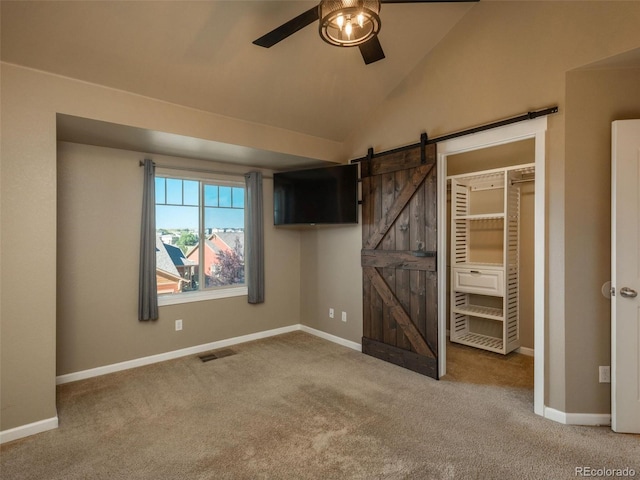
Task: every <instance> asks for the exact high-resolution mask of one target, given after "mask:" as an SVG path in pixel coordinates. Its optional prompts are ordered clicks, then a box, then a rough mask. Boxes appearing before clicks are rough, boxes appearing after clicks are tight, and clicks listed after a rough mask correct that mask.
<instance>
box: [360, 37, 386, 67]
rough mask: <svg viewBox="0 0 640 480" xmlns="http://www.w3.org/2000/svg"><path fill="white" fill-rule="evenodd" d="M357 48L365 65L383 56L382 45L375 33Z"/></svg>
mask: <svg viewBox="0 0 640 480" xmlns="http://www.w3.org/2000/svg"><path fill="white" fill-rule="evenodd" d="M358 48H359V49H360V53H361V54H362V59H363V60H364V63H365V65H369V64H370V63H373V62H377V61H378V60H382V59H383V58H384V52H383V51H382V45H380V40H378V36H377V35H376V36H374V37H372V38H371V40H367V41H366V42H365V43H363V44H362V45H359V46H358Z"/></svg>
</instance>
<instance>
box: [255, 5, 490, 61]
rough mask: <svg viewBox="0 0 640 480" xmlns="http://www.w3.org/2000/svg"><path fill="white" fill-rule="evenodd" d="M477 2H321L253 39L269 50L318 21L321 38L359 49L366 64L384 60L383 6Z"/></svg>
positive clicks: (331, 42) (328, 41) (338, 45)
mask: <svg viewBox="0 0 640 480" xmlns="http://www.w3.org/2000/svg"><path fill="white" fill-rule="evenodd" d="M478 1H479V0H321V1H320V3H319V4H318V5H317V6H315V7H313V8H310V9H309V10H307V11H306V12H304V13H301V14H300V15H298V16H297V17H295V18H292V19H291V20H289V21H288V22H286V23H283V24H282V25H280V26H279V27H277V28H276V29H274V30H272V31H270V32H269V33H267V34H265V35H263V36H262V37H260V38H258V39H257V40H254V41H253V43H254V44H255V45H259V46H261V47H265V48H270V47H272V46H274V45H275V44H276V43H278V42H281V41H282V40H284V39H285V38H287V37H288V36H290V35H293V34H294V33H296V32H297V31H298V30H302V29H303V28H304V27H306V26H307V25H310V24H312V23H313V22H315V21H316V20H319V31H320V37H321V38H322V39H323V40H324V41H325V42H327V43H329V44H330V45H335V46H337V47H358V48H359V49H360V53H361V54H362V58H363V60H364V63H365V64H366V65H368V64H370V63H373V62H377V61H378V60H382V59H383V58H384V52H383V51H382V46H381V45H380V40H378V32H380V27H381V22H380V6H381V4H382V3H443V2H478Z"/></svg>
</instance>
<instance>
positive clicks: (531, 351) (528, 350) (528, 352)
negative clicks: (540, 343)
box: [516, 347, 536, 357]
mask: <svg viewBox="0 0 640 480" xmlns="http://www.w3.org/2000/svg"><path fill="white" fill-rule="evenodd" d="M516 352H518V353H521V354H522V355H527V356H528V357H533V356H534V354H535V352H536V351H535V350H534V349H533V348H529V347H519V348H516Z"/></svg>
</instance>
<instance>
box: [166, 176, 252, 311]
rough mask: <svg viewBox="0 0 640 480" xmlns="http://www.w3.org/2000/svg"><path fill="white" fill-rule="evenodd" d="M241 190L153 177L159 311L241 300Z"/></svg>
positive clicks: (243, 290)
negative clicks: (232, 298)
mask: <svg viewBox="0 0 640 480" xmlns="http://www.w3.org/2000/svg"><path fill="white" fill-rule="evenodd" d="M244 190H245V189H244V184H242V183H233V182H226V181H218V180H193V179H188V178H176V177H169V176H161V175H156V278H157V283H158V302H159V304H161V305H167V304H171V303H182V302H185V301H193V300H204V299H209V298H219V297H226V296H233V295H245V294H246V293H247V289H246V287H245V281H244V277H245V265H244V221H245V219H244Z"/></svg>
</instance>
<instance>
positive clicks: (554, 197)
mask: <svg viewBox="0 0 640 480" xmlns="http://www.w3.org/2000/svg"><path fill="white" fill-rule="evenodd" d="M639 19H640V2H607V1H603V2H480V3H478V4H477V5H476V6H474V8H473V9H472V10H470V12H469V13H468V14H467V15H466V16H465V17H463V19H462V20H461V21H460V22H459V23H458V24H457V25H456V27H455V28H454V29H453V30H452V31H451V32H450V34H449V35H447V36H446V37H445V38H444V39H443V41H442V42H441V43H440V44H439V45H438V46H437V47H436V48H435V49H434V50H433V51H432V52H431V53H430V54H429V55H428V56H427V57H425V59H424V60H423V61H422V62H421V63H420V64H419V65H418V67H417V68H416V69H415V70H414V72H412V74H411V75H410V76H409V77H408V78H407V79H406V80H405V81H403V82H402V83H401V84H400V85H399V86H398V87H397V88H396V90H395V91H394V92H393V93H392V94H391V95H390V96H389V97H388V98H387V99H386V100H385V101H384V102H383V103H381V105H380V106H379V108H378V109H377V110H376V111H375V112H374V113H373V114H372V115H371V117H370V121H368V122H365V123H363V124H361V125H359V127H358V129H357V130H356V131H355V132H354V133H353V134H352V135H351V137H350V138H349V140H348V141H347V144H346V146H347V152H348V156H349V157H350V158H358V157H362V156H364V155H365V154H366V151H367V148H368V147H373V148H374V149H375V150H376V151H383V150H386V149H390V148H394V147H398V146H401V145H406V144H411V143H415V142H417V141H418V138H419V135H420V132H421V131H426V132H427V133H428V134H429V136H430V137H431V138H435V137H437V136H439V135H442V134H446V133H450V132H453V131H457V130H462V129H464V128H468V127H472V126H475V125H479V124H482V123H486V122H490V121H494V120H498V119H501V118H506V117H509V116H512V115H516V114H519V113H522V112H526V111H530V110H535V109H538V108H544V107H547V106H552V105H558V106H559V107H560V113H559V114H556V115H553V116H551V117H549V130H548V133H547V158H546V187H547V193H546V202H547V213H548V217H547V232H548V236H547V248H548V258H547V259H546V263H547V279H546V283H547V291H546V296H547V311H546V312H545V317H546V322H547V324H546V332H547V336H546V346H547V350H546V355H547V356H546V368H547V372H546V385H545V396H546V398H545V404H546V405H547V406H550V407H552V408H555V409H558V410H560V411H568V412H572V411H573V412H578V411H579V412H581V413H599V412H603V411H607V408H608V404H607V403H606V399H604V398H603V397H602V396H601V395H599V394H598V395H595V396H594V395H591V396H585V395H583V393H584V392H585V390H584V388H580V389H576V388H574V387H575V386H576V385H575V383H576V382H574V380H573V379H572V378H569V377H570V376H571V377H573V376H575V375H576V374H577V371H578V370H579V371H580V375H579V377H580V379H581V381H586V382H588V383H589V387H588V389H587V390H588V391H589V392H593V391H594V390H596V389H599V388H601V387H600V386H599V385H598V383H597V382H598V376H597V369H596V370H594V369H593V365H595V364H596V363H597V362H598V361H603V360H602V359H601V358H598V359H597V360H596V358H595V356H596V355H597V356H598V357H600V356H601V355H603V354H604V351H603V348H604V349H605V350H606V348H607V347H606V344H607V342H608V339H607V338H606V337H604V336H603V337H601V338H598V339H595V338H594V337H593V336H592V335H591V336H590V342H589V344H587V345H585V344H581V343H580V342H574V339H580V338H581V337H582V336H583V332H585V331H589V330H594V329H596V330H597V329H598V328H599V326H600V325H602V324H603V322H604V324H605V325H606V318H604V319H603V318H602V316H600V315H599V314H598V313H597V312H598V311H601V307H600V306H598V305H595V303H600V299H598V298H597V296H598V295H599V286H598V291H597V292H594V291H592V290H591V289H592V288H593V285H591V286H590V290H589V291H588V294H587V295H584V296H583V297H582V302H583V303H582V304H581V306H580V308H579V309H578V308H576V307H577V306H576V305H575V303H576V302H574V301H573V300H567V302H568V303H567V305H565V287H566V288H567V289H569V291H571V289H572V288H574V287H573V286H574V284H573V282H574V281H575V277H576V274H575V272H573V271H571V270H570V267H572V266H573V264H572V261H573V256H572V255H569V258H568V259H567V261H568V262H569V264H568V265H565V255H566V254H567V252H568V251H569V250H571V249H573V248H575V245H576V242H577V240H578V239H577V238H575V235H576V234H577V232H576V231H575V230H574V229H573V228H569V229H567V230H566V231H565V220H567V219H574V220H572V221H575V222H578V223H579V224H580V225H584V224H586V223H589V222H590V219H589V218H588V217H587V216H585V215H583V214H582V212H583V209H582V207H580V206H579V205H577V204H576V203H575V202H572V201H571V199H570V198H569V195H568V192H567V191H565V179H566V182H567V183H570V184H571V185H573V182H574V181H575V178H573V177H571V176H569V171H567V176H566V177H565V148H566V153H567V154H568V155H572V154H573V152H572V151H571V150H572V148H573V144H572V143H568V144H567V145H565V141H564V134H565V116H566V115H568V114H569V111H568V105H567V103H566V101H565V87H566V84H565V77H566V73H567V72H568V71H570V70H573V69H575V68H577V67H580V66H583V65H586V64H589V63H592V62H595V61H597V60H601V59H604V58H607V57H610V56H613V55H616V54H619V53H622V52H625V51H628V50H631V49H635V48H640V29H638V20H639ZM605 95H606V93H605ZM615 95H619V93H616V94H615ZM592 141H594V142H598V143H599V145H600V146H601V148H605V149H606V148H608V147H607V146H608V142H609V136H608V135H607V134H604V133H600V134H598V135H597V136H596V137H594V138H593V139H592ZM607 158H608V157H607ZM594 181H596V182H599V184H600V185H608V183H607V182H608V178H607V177H606V176H601V177H599V178H598V179H597V180H596V179H595V178H594ZM598 190H599V192H600V193H599V195H603V196H605V195H606V194H605V192H604V191H603V190H602V187H599V189H598ZM570 191H571V189H570V188H569V192H570ZM603 198H604V197H603ZM565 201H566V202H567V203H568V204H567V205H565ZM605 232H606V231H605ZM605 234H606V233H605ZM334 238H335V235H334V233H333V232H331V231H326V232H319V234H318V238H314V239H313V241H314V242H316V243H319V244H322V243H332V242H334ZM598 238H600V237H598ZM353 241H354V242H358V240H357V239H356V238H355V236H354V239H353ZM304 242H305V239H304V238H303V247H302V249H303V251H304V250H305V248H306V247H305V245H304ZM589 243H590V242H589ZM596 245H597V247H596ZM601 247H602V248H601ZM349 248H354V249H355V245H354V246H353V247H349ZM588 250H589V252H590V253H592V254H596V255H598V256H599V257H600V258H604V257H606V256H607V255H608V251H607V250H606V246H605V245H599V244H598V241H597V240H596V243H595V244H593V245H591V246H590V247H589V248H588ZM336 267H338V265H337V264H336ZM565 267H566V268H565ZM332 271H333V269H332V268H331V267H330V266H327V265H325V266H324V274H319V275H317V278H316V282H317V283H318V284H324V283H325V282H330V281H331V279H332V278H333V277H332V276H331V275H332V273H331V272H332ZM306 275H307V276H312V275H311V274H309V273H307V274H306ZM343 275H344V276H348V277H349V278H350V281H345V284H347V285H351V287H350V288H349V289H347V290H344V291H342V292H341V295H342V298H357V297H359V296H360V295H361V290H360V288H361V287H360V275H361V272H360V269H357V268H356V269H353V270H352V271H349V272H343ZM595 283H597V282H594V285H595ZM302 297H303V298H304V297H305V294H304V292H303V295H302ZM330 300H331V301H335V300H333V299H328V298H324V297H319V298H317V302H318V304H322V305H324V304H326V303H327V302H328V301H330ZM320 313H321V314H320V315H319V317H318V318H316V319H315V320H310V319H308V320H307V321H315V324H316V325H318V328H321V329H325V328H327V329H328V328H330V327H329V325H330V324H329V321H328V319H326V318H324V315H323V314H322V312H320ZM583 313H584V315H582V314H583ZM576 323H579V325H580V326H579V328H576V327H577V325H576ZM325 326H326V327H325ZM578 330H579V331H578ZM595 344H597V347H596V345H595ZM603 346H604V347H603ZM594 348H595V350H594ZM595 352H598V353H595ZM579 356H582V357H583V358H587V359H588V361H586V362H584V363H578V362H576V361H575V360H576V357H579ZM605 360H606V359H605ZM565 363H566V364H567V369H566V371H565ZM607 364H608V363H607ZM569 365H570V367H569ZM605 388H606V387H605ZM579 397H582V398H581V399H580V400H577V399H578V398H579ZM577 409H579V410H577Z"/></svg>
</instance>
